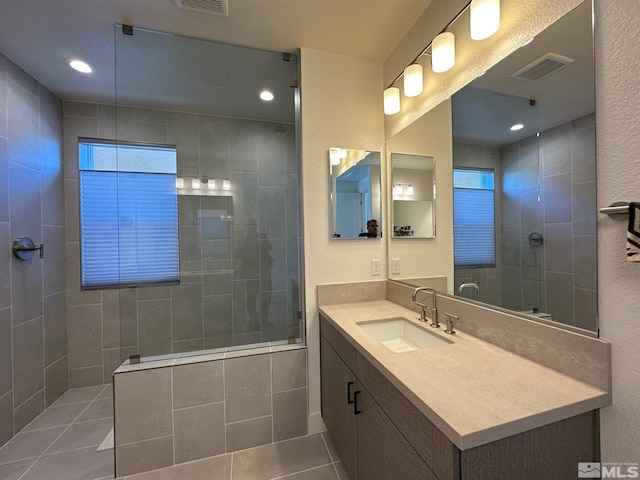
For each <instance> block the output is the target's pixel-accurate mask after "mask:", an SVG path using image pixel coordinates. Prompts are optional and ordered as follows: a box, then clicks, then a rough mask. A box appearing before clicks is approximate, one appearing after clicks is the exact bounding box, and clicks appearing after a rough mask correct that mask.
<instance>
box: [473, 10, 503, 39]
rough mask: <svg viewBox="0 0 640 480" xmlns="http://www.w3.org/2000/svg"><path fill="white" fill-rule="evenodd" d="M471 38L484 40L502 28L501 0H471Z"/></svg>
mask: <svg viewBox="0 0 640 480" xmlns="http://www.w3.org/2000/svg"><path fill="white" fill-rule="evenodd" d="M470 18H471V38H472V39H473V40H484V39H485V38H489V37H490V36H491V35H493V34H494V33H496V32H497V31H498V28H500V0H471V8H470Z"/></svg>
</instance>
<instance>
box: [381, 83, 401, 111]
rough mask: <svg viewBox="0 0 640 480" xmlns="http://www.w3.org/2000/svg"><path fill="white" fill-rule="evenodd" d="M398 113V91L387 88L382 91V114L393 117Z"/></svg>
mask: <svg viewBox="0 0 640 480" xmlns="http://www.w3.org/2000/svg"><path fill="white" fill-rule="evenodd" d="M399 111H400V89H399V88H398V87H389V88H387V89H386V90H385V91H384V114H385V115H395V114H396V113H398V112H399Z"/></svg>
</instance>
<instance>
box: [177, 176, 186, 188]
mask: <svg viewBox="0 0 640 480" xmlns="http://www.w3.org/2000/svg"><path fill="white" fill-rule="evenodd" d="M176 188H184V178H180V177H178V178H176Z"/></svg>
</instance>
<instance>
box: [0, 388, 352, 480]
mask: <svg viewBox="0 0 640 480" xmlns="http://www.w3.org/2000/svg"><path fill="white" fill-rule="evenodd" d="M112 426H113V398H112V387H111V385H100V386H95V387H86V388H75V389H71V390H69V391H68V392H67V393H65V394H64V395H63V396H62V397H60V398H59V399H58V400H56V402H55V403H54V404H53V405H51V406H50V407H49V408H47V409H46V410H45V411H44V412H43V413H41V414H40V415H39V416H38V417H37V418H36V419H35V420H33V421H32V422H31V423H30V424H29V425H27V426H26V427H25V428H24V429H23V430H22V431H20V433H18V434H17V435H16V436H15V437H13V438H12V439H11V440H10V441H9V442H8V443H7V444H6V445H4V446H3V447H2V448H0V480H103V479H107V478H110V479H112V478H114V473H113V449H106V450H101V451H97V449H98V447H99V446H100V444H101V443H102V441H103V440H104V438H105V437H106V436H107V435H108V433H109V431H110V430H111V428H112ZM274 479H283V480H284V479H286V480H348V479H347V476H346V475H345V473H344V471H343V469H342V464H341V463H340V460H339V459H338V457H337V455H336V453H335V451H334V449H333V446H332V445H331V441H330V439H329V437H328V436H327V435H326V433H325V434H318V435H311V436H308V437H300V438H296V439H293V440H286V441H283V442H278V443H274V444H271V445H264V446H261V447H255V448H250V449H247V450H241V451H238V452H234V453H228V454H224V455H219V456H217V457H212V458H207V459H203V460H197V461H194V462H189V463H184V464H181V465H176V466H174V467H168V468H163V469H160V470H155V471H153V472H147V473H142V474H138V475H132V476H128V477H123V478H122V479H120V480H274Z"/></svg>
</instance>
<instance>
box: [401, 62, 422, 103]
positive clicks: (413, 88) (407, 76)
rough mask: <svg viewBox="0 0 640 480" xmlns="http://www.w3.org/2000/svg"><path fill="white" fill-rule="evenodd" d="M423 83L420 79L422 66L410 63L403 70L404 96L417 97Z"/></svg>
mask: <svg viewBox="0 0 640 480" xmlns="http://www.w3.org/2000/svg"><path fill="white" fill-rule="evenodd" d="M423 85H424V81H423V79H422V65H420V64H418V63H412V64H411V65H409V66H408V67H407V68H405V69H404V96H405V97H417V96H418V95H420V94H421V93H422V89H423Z"/></svg>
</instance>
